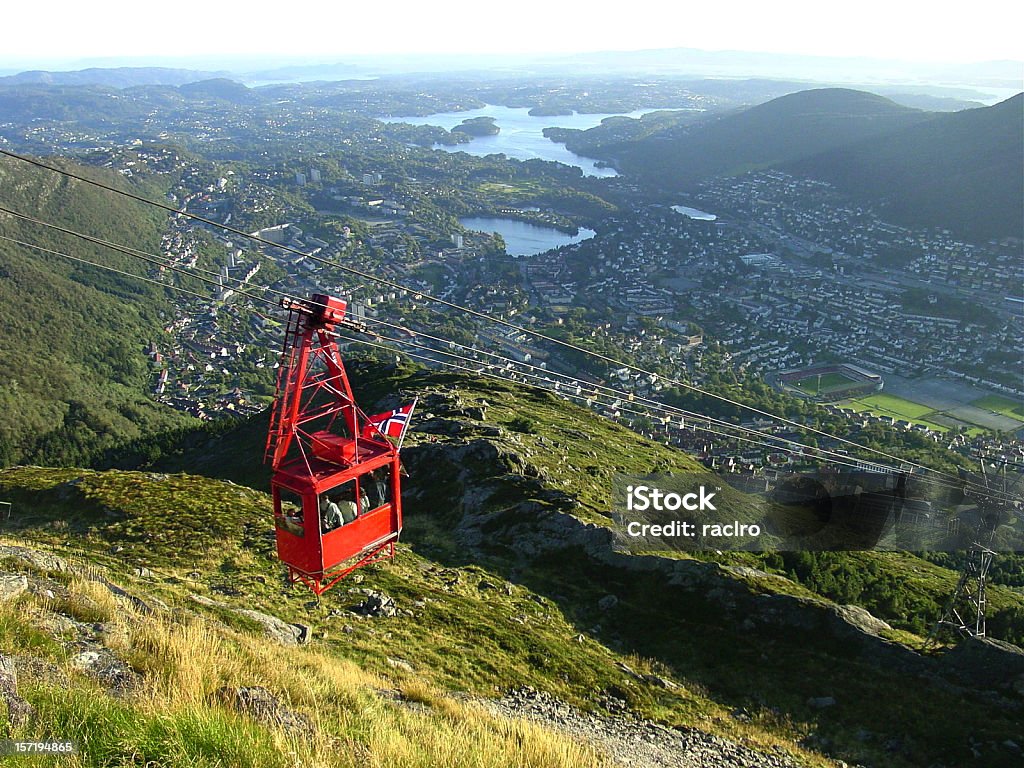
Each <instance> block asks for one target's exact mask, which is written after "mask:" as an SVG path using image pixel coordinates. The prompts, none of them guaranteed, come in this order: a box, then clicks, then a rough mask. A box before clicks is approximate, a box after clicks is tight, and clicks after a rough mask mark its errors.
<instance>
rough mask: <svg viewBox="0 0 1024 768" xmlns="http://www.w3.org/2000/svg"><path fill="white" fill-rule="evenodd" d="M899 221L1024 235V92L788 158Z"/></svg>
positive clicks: (794, 167) (976, 233)
mask: <svg viewBox="0 0 1024 768" xmlns="http://www.w3.org/2000/svg"><path fill="white" fill-rule="evenodd" d="M784 168H785V169H786V170H789V171H792V172H796V173H802V174H806V175H808V176H813V177H815V178H818V179H823V180H825V181H830V182H832V183H833V184H835V185H836V186H837V187H839V188H840V189H842V190H844V191H845V192H847V193H850V194H852V195H855V196H857V197H859V198H862V199H865V200H870V201H876V202H877V201H881V202H882V203H883V205H884V208H885V212H886V214H887V215H888V216H889V217H890V218H892V219H894V220H897V221H902V222H905V223H908V224H917V225H924V226H940V227H944V228H948V229H951V230H955V231H958V232H961V233H964V234H966V235H969V236H972V237H975V238H984V239H987V238H990V237H1005V236H1012V237H1022V236H1024V173H1022V170H1021V169H1022V168H1024V94H1018V95H1017V96H1014V97H1013V98H1011V99H1008V100H1006V101H1004V102H1001V103H999V104H996V105H995V106H992V107H984V108H981V109H969V110H965V111H962V112H955V113H952V114H942V115H937V116H934V117H933V118H932V119H929V120H927V121H922V122H920V123H917V124H915V125H910V126H907V127H905V128H902V129H900V130H897V131H893V132H890V133H887V134H884V135H879V136H874V137H871V138H866V139H863V140H861V141H859V142H856V143H854V144H851V145H848V146H843V147H837V148H835V149H832V150H828V151H825V152H822V153H819V154H815V155H812V156H809V157H803V158H800V159H796V160H793V161H790V162H789V163H787V164H785V165H784Z"/></svg>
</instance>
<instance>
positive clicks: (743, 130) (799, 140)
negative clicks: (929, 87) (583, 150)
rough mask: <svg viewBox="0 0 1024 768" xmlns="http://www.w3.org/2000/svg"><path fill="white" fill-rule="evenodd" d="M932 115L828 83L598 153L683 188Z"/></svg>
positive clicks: (790, 159) (621, 166) (792, 158)
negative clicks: (814, 88) (824, 85)
mask: <svg viewBox="0 0 1024 768" xmlns="http://www.w3.org/2000/svg"><path fill="white" fill-rule="evenodd" d="M932 117H933V116H932V115H931V114H929V113H926V112H921V111H919V110H915V109H910V108H908V107H902V106H900V105H899V104H896V103H895V102H893V101H891V100H889V99H886V98H883V97H881V96H877V95H875V94H872V93H866V92H864V91H854V90H849V89H845V88H823V89H816V90H809V91H800V92H799V93H792V94H789V95H786V96H782V97H780V98H777V99H774V100H772V101H769V102H767V103H765V104H759V105H758V106H756V107H752V108H750V109H747V110H744V111H742V112H732V113H727V114H724V115H716V116H712V117H710V118H709V119H707V120H705V121H703V122H700V123H697V124H685V125H679V126H675V127H672V128H669V129H667V130H665V131H662V132H658V133H654V134H652V135H650V136H648V137H646V138H643V139H641V140H639V141H636V142H629V143H624V144H620V145H615V144H609V145H605V146H603V147H601V148H600V154H599V156H600V157H603V158H608V159H614V160H615V162H616V165H617V167H618V168H619V169H620V170H622V171H625V172H629V173H635V174H637V175H640V176H644V177H647V178H648V179H649V180H651V181H654V182H656V183H659V184H661V185H664V186H668V187H673V188H678V187H685V186H688V185H691V184H693V183H696V182H698V181H701V180H702V179H706V178H710V177H713V176H721V175H728V174H737V173H743V172H745V171H750V170H757V169H759V168H769V167H772V166H776V165H779V164H782V163H787V162H793V161H795V160H798V159H800V158H803V157H807V156H810V155H814V154H818V153H821V152H824V151H827V150H830V149H835V148H839V147H843V146H847V145H849V144H852V143H854V142H857V141H861V140H864V139H867V138H870V137H872V136H877V135H880V134H884V133H889V132H892V131H895V130H897V129H900V128H905V127H908V126H910V125H914V124H917V123H921V122H925V121H928V120H930V119H931V118H932Z"/></svg>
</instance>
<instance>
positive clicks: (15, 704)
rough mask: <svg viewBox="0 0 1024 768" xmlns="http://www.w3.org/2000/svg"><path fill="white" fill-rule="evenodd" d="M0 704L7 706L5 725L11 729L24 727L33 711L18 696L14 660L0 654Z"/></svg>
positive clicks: (30, 706)
mask: <svg viewBox="0 0 1024 768" xmlns="http://www.w3.org/2000/svg"><path fill="white" fill-rule="evenodd" d="M0 702H3V703H4V704H6V705H7V724H8V726H10V727H11V728H17V727H18V726H21V725H25V723H27V722H28V721H29V718H31V717H32V716H33V715H34V714H35V712H36V711H35V709H34V708H33V707H32V705H31V704H29V703H28V702H27V701H25V700H24V699H23V698H21V696H19V695H18V673H17V671H16V670H15V667H14V659H12V658H11V657H10V656H4V655H2V654H0Z"/></svg>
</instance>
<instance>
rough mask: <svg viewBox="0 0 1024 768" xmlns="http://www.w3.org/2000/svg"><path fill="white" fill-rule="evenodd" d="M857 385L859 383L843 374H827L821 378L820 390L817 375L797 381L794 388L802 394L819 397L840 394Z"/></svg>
mask: <svg viewBox="0 0 1024 768" xmlns="http://www.w3.org/2000/svg"><path fill="white" fill-rule="evenodd" d="M857 383H858V382H856V381H855V380H853V379H851V378H850V377H849V376H844V375H843V374H841V373H826V374H824V375H823V376H822V377H821V386H820V388H819V382H818V376H817V375H813V376H808V377H807V378H806V379H800V380H799V381H795V382H793V386H794V387H796V388H797V389H799V390H800V391H801V392H806V393H807V394H809V395H818V394H823V393H829V392H839V391H841V390H844V389H847V388H848V387H851V386H853V385H855V384H857Z"/></svg>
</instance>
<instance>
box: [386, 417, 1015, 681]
mask: <svg viewBox="0 0 1024 768" xmlns="http://www.w3.org/2000/svg"><path fill="white" fill-rule="evenodd" d="M438 410H442V409H440V408H439V409H438ZM528 458H529V456H526V457H525V458H524V456H523V455H521V453H520V450H519V447H518V446H517V445H516V444H515V442H514V438H509V439H504V440H490V439H483V438H473V439H467V440H461V441H460V440H454V439H453V440H451V441H449V442H439V443H426V444H421V445H418V446H414V447H411V448H409V449H406V450H405V451H403V460H404V461H405V462H406V464H407V466H409V468H410V475H411V477H417V476H418V477H427V478H429V479H430V480H429V482H432V483H436V480H437V478H439V477H444V478H445V479H444V482H443V484H440V485H439V486H438V485H435V486H433V487H432V488H431V489H423V488H420V489H416V488H415V486H413V485H412V483H410V484H409V485H410V486H411V487H412V497H413V498H414V499H415V498H416V497H420V498H424V499H427V498H429V499H430V501H431V502H433V504H434V506H435V509H436V508H437V501H438V499H437V496H438V495H439V494H443V495H444V497H445V502H444V503H447V504H448V505H450V506H449V507H448V509H449V513H450V514H452V516H453V530H454V534H455V536H456V537H457V538H458V540H459V543H460V544H461V545H462V546H465V547H466V548H468V549H470V550H471V551H475V552H476V553H477V554H478V555H481V556H486V555H487V553H488V552H494V551H496V550H500V551H502V552H505V553H508V552H512V553H514V555H515V556H516V557H517V558H518V559H519V561H520V562H519V563H517V564H516V565H515V567H517V568H520V567H524V566H526V567H528V565H527V563H528V562H529V561H530V560H532V559H535V558H537V557H541V556H544V555H550V554H554V553H558V552H561V551H564V550H567V549H570V550H578V551H581V552H583V553H585V554H586V555H587V556H588V557H589V558H590V560H591V561H592V562H593V563H594V565H595V566H596V567H599V568H602V569H614V570H617V571H621V572H628V573H636V574H639V573H645V574H652V575H658V576H660V577H662V583H663V584H664V585H665V587H666V590H671V589H673V588H674V589H678V590H680V591H683V592H687V593H690V594H691V595H692V594H693V593H698V594H699V595H700V596H701V597H703V598H704V599H706V600H707V601H709V602H711V603H713V604H714V606H715V609H716V610H719V611H721V612H722V615H723V617H724V618H727V619H731V620H733V621H735V623H736V624H737V625H738V626H741V627H742V628H743V629H745V630H748V631H754V630H761V631H764V630H767V631H771V630H772V629H776V630H782V631H787V632H799V633H810V634H811V635H813V636H815V637H820V638H830V639H833V640H836V641H839V642H841V643H843V644H844V646H845V647H846V648H848V649H850V650H851V651H852V652H855V653H858V654H859V655H860V656H861V657H862V658H864V659H865V660H868V661H871V662H872V663H875V664H878V665H881V666H885V667H892V668H897V669H899V670H901V671H903V672H908V673H911V674H919V675H925V676H932V677H934V676H937V675H941V676H943V677H949V678H951V679H953V680H955V681H957V683H958V684H959V683H963V682H967V680H968V678H969V677H970V675H968V674H967V670H968V669H973V668H975V667H976V666H977V665H979V664H980V665H981V666H982V667H984V668H989V669H991V670H993V672H992V674H983V675H982V676H980V677H975V678H973V679H972V680H971V682H974V683H976V682H978V681H986V682H984V683H983V684H984V685H990V686H1000V687H1005V685H1003V684H1004V683H1005V681H1006V680H1007V679H1008V678H1007V677H1006V676H1005V675H1004V677H1003V678H1002V680H1001V681H1000V680H999V679H997V678H998V675H997V674H996V673H995V672H994V670H995V669H998V667H999V664H998V662H995V661H992V662H991V663H990V662H989V661H985V660H982V658H981V657H984V658H985V659H988V658H989V657H992V658H994V657H995V655H999V654H997V653H996V649H997V647H998V646H997V645H995V644H991V643H990V644H987V645H984V646H971V649H970V650H958V652H956V653H955V654H950V655H949V658H948V660H946V661H942V660H941V659H940V660H935V659H932V658H927V657H924V656H922V655H921V654H919V653H916V652H915V651H912V650H911V649H909V648H907V647H906V646H903V645H901V644H899V643H896V642H893V641H890V640H888V639H886V637H885V636H884V635H885V633H887V632H889V631H890V630H891V627H890V626H889V625H888V624H887V623H886V622H884V621H882V620H881V619H878V618H877V617H875V616H873V615H871V613H869V612H868V611H867V610H865V609H863V608H860V607H858V606H853V605H836V604H834V603H831V602H829V601H827V600H824V599H819V598H812V597H802V596H797V595H792V594H786V592H787V590H788V589H791V588H792V587H793V585H792V583H791V582H790V581H789V580H788V579H785V578H783V577H781V576H777V575H773V574H769V573H766V572H764V571H760V570H757V569H755V568H748V567H736V566H722V565H719V564H717V563H713V562H704V561H698V560H673V559H668V558H663V557H656V556H648V555H636V554H632V553H630V552H626V551H621V549H620V548H619V547H618V546H617V542H616V540H615V537H614V535H613V533H612V531H611V530H610V529H609V528H607V527H605V526H602V525H597V524H594V523H586V522H583V521H582V520H580V519H579V518H578V517H576V516H575V515H574V514H573V512H574V510H577V509H578V504H577V502H576V500H575V499H574V498H573V497H572V496H570V495H569V494H566V493H565V492H563V491H560V490H555V489H551V488H547V487H545V484H544V478H543V477H542V476H540V474H539V473H536V474H535V473H531V472H529V470H528V467H529V466H530V464H529V462H528V460H527V459H528ZM773 582H777V584H776V587H777V591H776V593H774V594H773V591H775V590H773V588H772V585H773ZM751 583H756V584H758V585H759V588H758V589H756V590H755V589H752V588H751V586H750V584H751ZM616 602H617V599H616V598H615V596H614V595H610V596H607V597H605V598H603V599H602V600H601V603H600V605H599V608H600V610H602V611H605V612H607V611H610V610H613V609H614V606H615V604H616ZM1001 645H1005V644H1001ZM1009 647H1010V648H1012V647H1013V646H1009ZM981 648H984V652H982V650H980V649H981ZM999 653H1000V654H1006V653H1008V652H1007V651H1005V650H1002V651H1000V652H999ZM1018 653H1022V654H1024V652H1020V651H1019V649H1018ZM999 658H1003V656H1002V655H1000V656H999ZM1008 658H1009V657H1008ZM1015 658H1016V657H1014V659H1015ZM1021 658H1024V655H1022V656H1021ZM1015 664H1016V661H1013V662H1010V666H1011V667H1013V668H1014V669H1016V666H1015ZM1020 685H1021V688H1022V689H1024V677H1021V683H1020Z"/></svg>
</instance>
